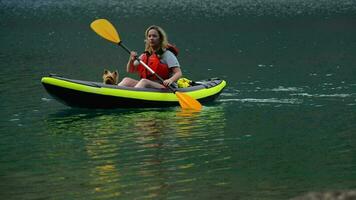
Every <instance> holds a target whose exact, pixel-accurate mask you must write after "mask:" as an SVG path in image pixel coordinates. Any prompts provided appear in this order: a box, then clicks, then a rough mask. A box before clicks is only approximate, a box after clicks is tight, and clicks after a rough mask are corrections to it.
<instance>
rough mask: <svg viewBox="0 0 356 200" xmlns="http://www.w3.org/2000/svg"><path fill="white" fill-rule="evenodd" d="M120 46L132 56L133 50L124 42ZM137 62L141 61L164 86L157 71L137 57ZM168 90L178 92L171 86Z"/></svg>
mask: <svg viewBox="0 0 356 200" xmlns="http://www.w3.org/2000/svg"><path fill="white" fill-rule="evenodd" d="M118 45H119V46H121V47H122V48H123V49H125V51H126V52H127V53H129V54H131V50H130V49H129V48H127V47H126V46H125V45H124V44H123V43H122V42H119V43H118ZM136 60H137V61H139V62H140V63H141V64H142V65H143V66H144V67H145V68H146V69H147V70H148V71H150V72H151V74H153V75H155V76H156V77H157V78H158V79H159V80H160V81H161V82H162V84H163V82H164V80H163V78H162V77H160V76H159V75H158V74H156V72H155V71H153V70H152V69H151V68H150V67H149V66H148V65H147V64H146V63H145V62H143V61H142V60H141V59H140V58H138V56H136ZM168 88H169V89H170V90H171V91H172V92H173V93H176V90H175V89H174V88H173V87H172V86H171V85H168Z"/></svg>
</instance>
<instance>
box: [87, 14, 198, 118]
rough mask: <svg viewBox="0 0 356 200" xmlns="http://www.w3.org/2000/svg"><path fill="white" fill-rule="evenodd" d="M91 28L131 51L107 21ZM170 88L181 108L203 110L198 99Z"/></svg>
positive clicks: (98, 21) (94, 23)
mask: <svg viewBox="0 0 356 200" xmlns="http://www.w3.org/2000/svg"><path fill="white" fill-rule="evenodd" d="M90 27H91V28H92V29H93V30H94V31H95V32H96V33H97V34H98V35H100V36H101V37H103V38H104V39H107V40H109V41H110V42H113V43H115V44H117V45H119V46H121V47H122V48H123V49H124V50H125V51H126V52H127V53H129V54H130V53H131V51H130V50H129V49H128V48H127V47H126V46H125V45H124V44H123V43H122V41H121V40H120V36H119V34H118V33H117V31H116V29H115V27H114V26H113V25H112V24H111V23H110V22H109V21H108V20H106V19H97V20H95V21H93V22H92V23H91V24H90ZM136 60H137V61H139V62H140V63H141V64H142V65H143V66H144V67H145V68H146V69H147V70H148V71H150V72H151V73H152V74H154V75H155V76H156V77H157V78H158V79H159V80H160V81H161V82H162V83H163V81H164V80H163V79H162V77H160V76H159V75H158V74H156V73H155V72H154V71H153V70H152V69H151V68H150V67H149V66H148V65H147V64H146V63H144V62H143V61H142V60H140V59H139V58H138V57H136ZM168 88H169V89H170V90H171V91H172V92H173V93H174V94H175V95H176V96H177V98H178V101H179V104H180V106H181V107H182V108H183V109H192V110H198V111H199V110H201V108H202V105H201V104H200V103H199V101H197V100H196V99H193V98H192V97H191V96H189V95H188V94H185V93H181V92H178V91H176V90H175V89H174V88H173V87H172V86H170V85H169V86H168Z"/></svg>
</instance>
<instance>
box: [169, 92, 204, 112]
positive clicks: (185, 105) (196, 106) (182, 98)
mask: <svg viewBox="0 0 356 200" xmlns="http://www.w3.org/2000/svg"><path fill="white" fill-rule="evenodd" d="M175 94H176V96H177V98H178V100H179V104H180V106H181V107H182V109H191V110H197V111H199V110H201V108H202V105H201V104H200V103H199V101H197V100H196V99H193V98H192V97H191V96H189V95H187V94H185V93H181V92H176V93H175Z"/></svg>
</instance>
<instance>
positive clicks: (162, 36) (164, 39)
mask: <svg viewBox="0 0 356 200" xmlns="http://www.w3.org/2000/svg"><path fill="white" fill-rule="evenodd" d="M152 29H154V30H156V31H157V32H158V35H159V39H160V48H161V49H163V50H166V49H167V47H168V37H167V34H166V32H165V31H164V30H163V29H162V28H161V27H159V26H156V25H152V26H150V27H148V28H147V30H146V31H145V51H148V52H149V53H152V52H153V49H152V48H151V46H150V45H149V43H148V39H147V37H148V32H149V31H150V30H152Z"/></svg>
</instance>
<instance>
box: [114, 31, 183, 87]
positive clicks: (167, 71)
mask: <svg viewBox="0 0 356 200" xmlns="http://www.w3.org/2000/svg"><path fill="white" fill-rule="evenodd" d="M145 43H146V45H145V52H144V53H143V54H142V55H141V56H140V57H139V58H140V60H142V61H143V62H145V63H146V64H147V65H148V66H149V67H150V68H151V69H152V70H153V71H154V72H156V74H158V75H159V76H160V77H162V78H163V80H164V81H163V85H162V84H161V82H160V81H159V79H157V77H156V76H155V75H153V74H151V73H150V72H149V71H148V70H147V69H146V68H145V67H144V66H142V65H141V64H140V63H139V62H138V61H137V60H136V57H137V53H136V52H134V51H132V52H131V54H130V58H129V62H128V63H127V66H126V70H127V72H129V73H138V74H139V75H140V78H141V79H140V80H139V81H138V80H135V79H132V78H129V77H125V78H124V79H123V80H122V81H121V82H120V83H119V84H118V85H119V86H128V87H136V88H165V87H166V86H168V85H171V84H172V83H174V82H176V81H177V80H178V79H179V78H180V77H181V76H182V71H181V69H180V65H179V62H178V60H177V57H176V56H175V54H174V53H176V52H174V51H173V50H168V49H171V48H170V46H169V44H168V39H167V35H166V33H165V32H164V30H163V29H162V28H161V27H159V26H154V25H153V26H150V27H148V29H147V30H146V32H145ZM172 51H173V52H174V53H173V52H172Z"/></svg>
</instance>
